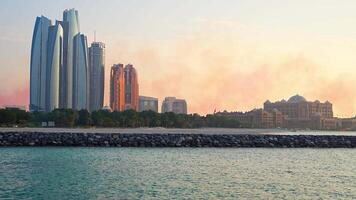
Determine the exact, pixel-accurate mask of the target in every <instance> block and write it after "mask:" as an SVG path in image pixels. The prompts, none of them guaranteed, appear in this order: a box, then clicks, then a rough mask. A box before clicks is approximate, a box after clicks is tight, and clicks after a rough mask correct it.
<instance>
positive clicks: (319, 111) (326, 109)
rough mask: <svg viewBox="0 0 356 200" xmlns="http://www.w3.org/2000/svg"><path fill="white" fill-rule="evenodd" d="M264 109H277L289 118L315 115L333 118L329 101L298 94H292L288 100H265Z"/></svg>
mask: <svg viewBox="0 0 356 200" xmlns="http://www.w3.org/2000/svg"><path fill="white" fill-rule="evenodd" d="M264 110H265V111H267V112H271V111H273V110H278V111H280V112H282V114H283V115H284V116H285V118H286V119H289V120H309V119H312V118H315V117H321V118H333V106H332V104H331V103H330V102H328V101H326V102H325V103H321V102H320V101H307V100H306V99H305V98H304V97H302V96H300V95H295V96H292V97H290V98H289V99H288V101H285V100H282V101H277V102H274V103H272V102H270V101H266V102H265V103H264Z"/></svg>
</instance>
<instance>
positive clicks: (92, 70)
mask: <svg viewBox="0 0 356 200" xmlns="http://www.w3.org/2000/svg"><path fill="white" fill-rule="evenodd" d="M89 74H90V76H89V77H90V78H89V79H90V86H89V91H90V92H89V94H90V98H89V99H90V106H89V110H90V111H94V110H100V109H101V108H102V107H103V105H104V81H105V44H104V43H101V42H93V43H92V44H91V47H90V48H89Z"/></svg>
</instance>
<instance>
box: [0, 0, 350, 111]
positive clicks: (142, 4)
mask: <svg viewBox="0 0 356 200" xmlns="http://www.w3.org/2000/svg"><path fill="white" fill-rule="evenodd" d="M104 2H105V3H101V4H98V2H97V1H65V0H60V1H56V2H53V3H52V2H47V1H31V2H30V1H24V0H22V1H21V0H11V1H10V0H4V1H2V2H1V8H0V11H1V12H0V26H1V27H2V28H1V30H0V43H1V46H0V80H1V84H0V105H7V104H20V105H27V104H28V95H29V94H28V87H29V86H28V85H29V58H30V48H31V37H32V31H33V25H34V21H35V17H36V16H38V15H41V14H43V15H45V16H47V17H49V18H51V19H52V20H54V19H61V15H62V11H63V10H64V9H65V8H72V7H74V8H76V9H78V11H79V21H80V29H81V31H82V32H84V33H85V34H87V35H88V42H89V43H90V42H91V41H92V40H93V31H94V30H96V32H97V40H100V41H103V42H104V43H106V47H107V48H106V71H107V73H106V77H107V78H108V77H109V70H110V67H111V65H112V64H114V63H124V64H126V63H132V64H133V65H134V66H135V67H136V68H137V70H138V75H139V85H140V94H141V95H146V96H154V97H158V98H159V100H160V102H161V101H162V99H163V98H164V97H165V96H176V97H178V98H184V99H186V100H187V102H188V111H189V112H190V113H200V114H206V113H212V112H213V111H214V109H216V110H229V111H247V110H250V109H253V108H258V107H262V105H263V102H264V101H266V100H267V99H269V100H271V101H276V100H281V99H288V98H289V97H290V96H292V95H294V94H300V95H303V96H305V97H306V98H307V99H308V100H312V101H314V100H316V99H319V100H320V101H326V100H329V101H330V102H332V103H333V105H334V113H335V115H336V116H342V117H350V116H354V115H355V113H356V89H355V84H354V82H355V80H356V56H355V55H356V25H355V24H356V12H354V11H355V10H356V2H355V1H351V0H349V1H347V0H345V1H336V0H335V1H333V0H313V1H308V0H300V1H293V2H291V1H288V2H287V1H282V0H271V1H268V2H267V1H261V0H250V1H243V0H236V1H235V0H219V1H218V0H211V1H209V0H207V1H205V0H204V1H203V0H196V1H188V0H167V1H162V0H148V1H143V0H142V1H139V0H137V1H104ZM11 10H16V11H17V13H18V14H17V16H16V17H15V18H8V17H5V16H11ZM19 27H21V28H19ZM108 81H109V80H108V79H106V86H107V87H106V91H105V93H106V100H105V104H108V94H109V90H108V89H109V88H108V85H109V84H108Z"/></svg>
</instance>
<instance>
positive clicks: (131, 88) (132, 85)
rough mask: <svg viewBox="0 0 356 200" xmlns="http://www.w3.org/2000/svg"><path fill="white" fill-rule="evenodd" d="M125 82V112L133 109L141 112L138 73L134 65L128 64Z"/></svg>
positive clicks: (125, 70) (125, 71)
mask: <svg viewBox="0 0 356 200" xmlns="http://www.w3.org/2000/svg"><path fill="white" fill-rule="evenodd" d="M124 76H125V78H124V81H125V110H128V109H132V110H135V111H138V110H139V107H138V102H139V95H138V93H139V92H138V91H139V88H138V79H137V72H136V69H135V68H134V67H133V65H131V64H128V65H126V66H125V69H124Z"/></svg>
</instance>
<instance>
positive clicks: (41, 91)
mask: <svg viewBox="0 0 356 200" xmlns="http://www.w3.org/2000/svg"><path fill="white" fill-rule="evenodd" d="M30 68H31V69H30V106H29V107H30V111H46V112H50V111H52V110H53V109H56V108H74V109H77V110H81V109H88V108H89V92H90V91H89V85H90V77H89V60H88V45H87V39H86V36H84V35H83V34H81V33H80V32H79V19H78V11H76V10H74V9H70V10H65V11H64V12H63V21H56V23H55V24H54V25H52V24H51V20H49V19H48V18H46V17H44V16H41V17H37V18H36V22H35V28H34V32H33V38H32V47H31V62H30ZM102 92H103V91H102ZM102 96H103V95H102Z"/></svg>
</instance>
